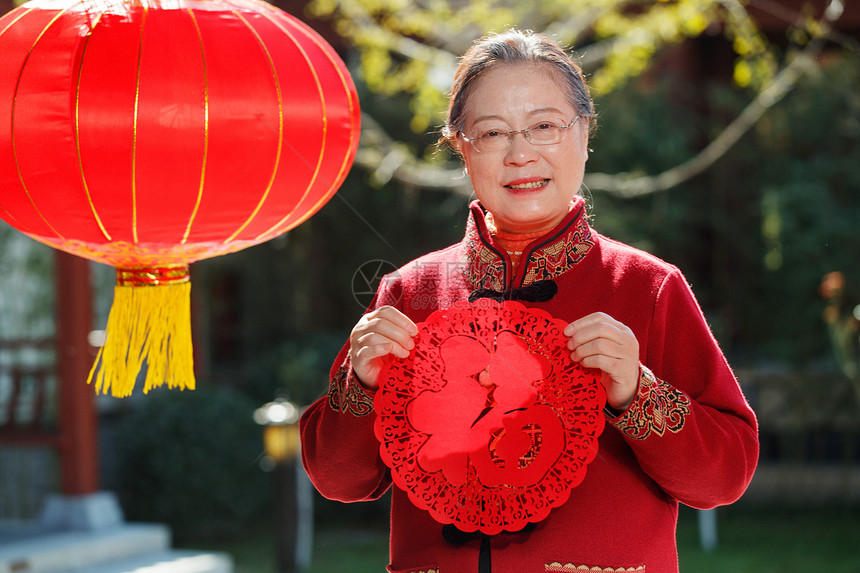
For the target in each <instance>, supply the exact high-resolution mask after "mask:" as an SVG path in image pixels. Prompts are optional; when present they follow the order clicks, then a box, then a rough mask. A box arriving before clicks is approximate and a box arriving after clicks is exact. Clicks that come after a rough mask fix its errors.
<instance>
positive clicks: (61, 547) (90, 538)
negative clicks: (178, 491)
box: [0, 523, 170, 573]
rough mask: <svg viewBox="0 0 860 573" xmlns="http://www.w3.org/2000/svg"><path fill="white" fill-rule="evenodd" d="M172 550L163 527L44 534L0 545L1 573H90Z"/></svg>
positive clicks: (131, 526)
mask: <svg viewBox="0 0 860 573" xmlns="http://www.w3.org/2000/svg"><path fill="white" fill-rule="evenodd" d="M169 548H170V530H169V528H167V527H166V526H164V525H161V524H144V523H129V524H123V525H118V526H115V527H108V528H104V529H101V530H98V531H61V532H55V533H49V532H44V533H40V534H38V535H34V536H32V537H25V538H22V539H18V540H16V541H13V542H11V543H5V544H0V573H54V572H57V573H59V572H67V571H91V570H93V568H94V567H95V566H97V565H101V564H104V563H109V562H119V561H122V560H125V559H129V558H132V557H135V556H141V555H146V554H159V553H165V552H167V551H168V550H169ZM117 571H118V570H117Z"/></svg>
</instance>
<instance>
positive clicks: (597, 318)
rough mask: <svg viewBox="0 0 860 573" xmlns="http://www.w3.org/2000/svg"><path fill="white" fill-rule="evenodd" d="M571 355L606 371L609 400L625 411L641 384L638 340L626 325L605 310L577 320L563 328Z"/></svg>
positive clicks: (616, 407)
mask: <svg viewBox="0 0 860 573" xmlns="http://www.w3.org/2000/svg"><path fill="white" fill-rule="evenodd" d="M564 335H565V336H567V337H568V341H567V347H568V348H569V349H570V350H571V351H572V352H571V354H570V358H571V359H572V360H573V361H574V362H579V363H580V364H581V365H583V366H585V367H586V368H598V369H600V370H602V371H603V375H602V376H601V379H600V383H601V384H603V387H604V388H605V389H606V402H607V403H608V404H609V405H610V406H611V407H612V408H614V409H616V410H621V411H623V410H626V409H627V408H628V407H629V406H630V403H631V402H632V401H633V398H634V397H635V395H636V390H637V388H638V387H639V341H638V340H636V335H634V334H633V331H632V330H630V328H628V327H627V326H626V325H624V324H622V323H620V322H618V321H617V320H615V319H614V318H612V317H611V316H609V315H608V314H606V313H603V312H595V313H593V314H589V315H588V316H585V317H583V318H580V319H579V320H575V321H573V322H571V323H570V324H568V325H567V327H565V329H564Z"/></svg>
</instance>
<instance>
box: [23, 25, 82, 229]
mask: <svg viewBox="0 0 860 573" xmlns="http://www.w3.org/2000/svg"><path fill="white" fill-rule="evenodd" d="M68 10H69V8H64V9H63V10H61V11H59V12H57V15H56V16H54V17H53V18H52V19H51V21H50V22H48V25H47V26H45V27H44V28H43V29H42V31H41V32H39V35H38V36H37V37H36V39H35V40H34V41H33V45H32V46H30V51H29V52H27V55H26V56H25V57H24V63H23V64H21V71H20V72H19V73H18V78H17V81H16V83H15V92H14V95H13V96H12V117H11V118H10V120H9V124H10V126H11V132H12V157H13V159H14V160H15V170H16V171H17V172H18V180H19V181H20V182H21V187H22V188H23V189H24V193H26V194H27V199H29V200H30V204H31V205H33V209H35V210H36V214H37V215H39V217H40V218H41V219H42V221H44V222H45V224H46V225H47V226H48V228H49V229H51V231H52V232H53V233H54V234H55V235H57V237H58V238H60V239H63V240H65V237H64V236H63V235H62V234H61V233H60V232H59V231H57V230H56V229H55V228H54V226H53V225H51V223H50V222H48V220H47V219H46V218H45V216H44V215H43V214H42V211H41V210H39V207H38V206H37V205H36V202H35V201H33V197H32V195H30V189H29V188H28V187H27V183H26V182H25V181H24V174H23V173H21V165H20V163H19V162H18V149H17V146H16V145H15V107H16V106H17V105H18V90H19V89H20V87H21V76H23V75H24V69H25V68H26V67H27V62H28V60H29V59H30V56H31V55H32V54H33V50H35V49H36V45H37V44H38V43H39V41H40V40H41V39H42V37H43V36H44V35H45V32H47V31H48V30H49V29H50V28H51V26H53V25H54V22H56V21H57V20H59V19H60V18H61V17H62V16H63V15H64V14H65V13H66V12H67V11H68Z"/></svg>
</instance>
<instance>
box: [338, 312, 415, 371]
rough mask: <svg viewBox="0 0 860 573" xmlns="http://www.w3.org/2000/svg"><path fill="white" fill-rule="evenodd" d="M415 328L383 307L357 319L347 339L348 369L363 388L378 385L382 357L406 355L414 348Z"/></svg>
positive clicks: (402, 317) (405, 317) (383, 359)
mask: <svg viewBox="0 0 860 573" xmlns="http://www.w3.org/2000/svg"><path fill="white" fill-rule="evenodd" d="M417 334H418V327H416V326H415V323H414V322H412V320H410V319H409V317H408V316H406V315H405V314H403V313H402V312H400V311H399V310H397V309H396V308H394V307H393V306H383V307H380V308H377V309H376V310H374V311H372V312H369V313H367V314H365V315H364V316H362V317H361V320H359V321H358V323H357V324H356V325H355V327H354V328H353V329H352V333H351V334H350V336H349V360H350V362H351V363H352V370H353V372H355V375H356V376H357V377H358V379H359V380H360V381H361V383H362V384H363V385H364V386H365V387H367V388H376V387H378V386H379V373H380V372H381V371H382V366H383V365H384V364H385V358H386V357H387V356H388V355H389V354H393V355H394V356H397V357H399V358H406V357H407V356H409V351H410V350H412V349H413V348H414V347H415V342H414V341H413V337H414V336H415V335H417Z"/></svg>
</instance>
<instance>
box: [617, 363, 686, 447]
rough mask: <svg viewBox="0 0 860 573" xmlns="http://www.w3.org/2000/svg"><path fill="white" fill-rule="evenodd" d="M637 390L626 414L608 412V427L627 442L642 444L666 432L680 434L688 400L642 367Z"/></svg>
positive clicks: (684, 395) (681, 393)
mask: <svg viewBox="0 0 860 573" xmlns="http://www.w3.org/2000/svg"><path fill="white" fill-rule="evenodd" d="M640 370H641V373H640V376H639V390H638V392H637V394H636V397H635V398H634V399H633V403H632V404H631V405H630V407H629V408H628V409H627V411H626V412H615V411H612V410H611V409H607V412H606V414H607V417H608V421H609V423H610V424H612V425H613V426H615V427H616V428H618V429H619V430H620V431H621V432H623V433H624V434H626V435H627V436H628V437H629V438H632V439H634V440H644V439H646V438H648V437H649V436H651V435H652V434H656V435H658V436H662V435H664V434H665V433H666V431H667V430H668V431H670V432H672V433H677V432H680V431H681V429H682V428H683V427H684V422H685V420H686V418H687V416H688V415H689V414H690V398H688V397H687V395H686V394H684V393H683V392H681V391H680V390H678V389H677V388H673V387H672V386H670V385H669V384H667V383H666V382H663V381H662V380H659V379H658V378H656V377H655V376H654V374H653V373H652V372H651V371H650V370H649V369H648V368H646V367H645V366H644V365H643V366H641V368H640Z"/></svg>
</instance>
